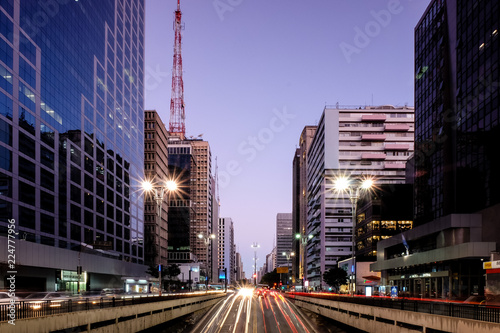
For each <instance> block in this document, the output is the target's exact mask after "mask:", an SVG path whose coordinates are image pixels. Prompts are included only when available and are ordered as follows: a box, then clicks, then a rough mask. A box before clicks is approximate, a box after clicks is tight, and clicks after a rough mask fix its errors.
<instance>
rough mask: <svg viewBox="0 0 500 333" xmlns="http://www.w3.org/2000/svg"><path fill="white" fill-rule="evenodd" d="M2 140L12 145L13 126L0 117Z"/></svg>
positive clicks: (0, 135)
mask: <svg viewBox="0 0 500 333" xmlns="http://www.w3.org/2000/svg"><path fill="white" fill-rule="evenodd" d="M0 141H2V142H3V143H5V144H8V145H9V146H12V126H11V125H10V124H9V123H7V122H6V121H5V120H3V119H1V118H0Z"/></svg>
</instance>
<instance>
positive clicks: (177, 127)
mask: <svg viewBox="0 0 500 333" xmlns="http://www.w3.org/2000/svg"><path fill="white" fill-rule="evenodd" d="M181 17H182V13H181V4H180V0H177V10H176V11H175V13H174V31H175V42H174V65H173V68H172V98H171V100H170V122H169V131H170V133H173V134H175V133H180V134H182V136H184V135H185V134H186V125H185V122H184V120H185V114H184V83H183V81H182V54H181V37H182V36H181V30H182V23H181Z"/></svg>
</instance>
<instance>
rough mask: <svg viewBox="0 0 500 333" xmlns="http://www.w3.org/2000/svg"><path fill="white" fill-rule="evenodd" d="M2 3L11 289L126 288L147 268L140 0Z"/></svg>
mask: <svg viewBox="0 0 500 333" xmlns="http://www.w3.org/2000/svg"><path fill="white" fill-rule="evenodd" d="M49 7H50V6H49ZM0 8H1V10H0V22H1V24H0V26H1V29H0V81H1V84H0V128H2V135H1V136H0V156H1V158H0V161H1V162H0V178H1V179H2V184H4V185H3V186H2V187H3V189H2V191H1V192H0V205H1V207H2V209H0V212H1V215H2V218H1V219H0V231H1V232H0V233H1V234H4V235H5V234H6V230H7V219H13V220H14V221H15V226H16V230H17V231H18V232H19V237H20V238H21V239H23V240H25V241H21V242H17V243H16V259H17V260H16V262H18V263H19V264H18V265H16V268H17V272H18V274H17V276H16V289H26V290H33V289H37V290H54V289H55V288H57V289H59V290H68V291H71V292H77V291H78V290H86V289H99V288H105V287H122V286H123V281H122V280H121V277H122V276H129V277H134V276H144V269H145V266H144V265H143V264H144V224H143V218H144V214H143V208H144V206H143V196H142V195H141V192H140V191H139V189H140V184H139V180H140V179H142V178H143V170H144V125H143V117H144V109H143V108H144V1H143V0H137V1H132V0H114V1H99V0H88V1H72V2H67V1H66V2H64V4H62V3H61V2H59V6H58V7H57V11H58V12H57V15H53V13H52V12H47V11H48V10H50V8H48V7H47V5H46V3H45V2H43V1H38V2H37V1H2V2H0ZM33 17H41V18H43V17H45V18H48V17H50V20H49V19H48V20H47V21H46V23H47V24H38V25H36V29H33ZM0 239H3V240H5V239H6V238H5V237H2V236H0ZM5 242H6V241H5ZM0 243H2V244H6V243H4V242H0ZM35 254H36V255H35ZM0 262H7V252H6V251H0ZM77 266H79V267H81V268H82V270H83V274H81V275H79V274H77ZM3 283H4V281H3V280H1V281H0V288H2V287H3Z"/></svg>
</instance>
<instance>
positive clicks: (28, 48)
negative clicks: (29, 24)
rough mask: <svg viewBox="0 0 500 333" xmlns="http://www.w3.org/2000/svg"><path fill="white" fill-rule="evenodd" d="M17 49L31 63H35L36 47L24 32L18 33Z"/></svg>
mask: <svg viewBox="0 0 500 333" xmlns="http://www.w3.org/2000/svg"><path fill="white" fill-rule="evenodd" d="M19 51H21V53H22V54H23V55H24V56H25V57H26V58H28V60H29V61H31V63H32V64H34V65H36V47H35V45H33V43H31V42H30V41H29V39H28V38H27V37H26V36H25V35H24V33H20V34H19Z"/></svg>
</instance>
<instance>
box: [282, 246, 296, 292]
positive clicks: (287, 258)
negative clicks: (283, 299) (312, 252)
mask: <svg viewBox="0 0 500 333" xmlns="http://www.w3.org/2000/svg"><path fill="white" fill-rule="evenodd" d="M283 255H284V256H285V257H286V260H287V264H286V266H287V268H288V270H290V258H291V257H293V256H295V252H283ZM286 284H287V285H288V273H287V279H286Z"/></svg>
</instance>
